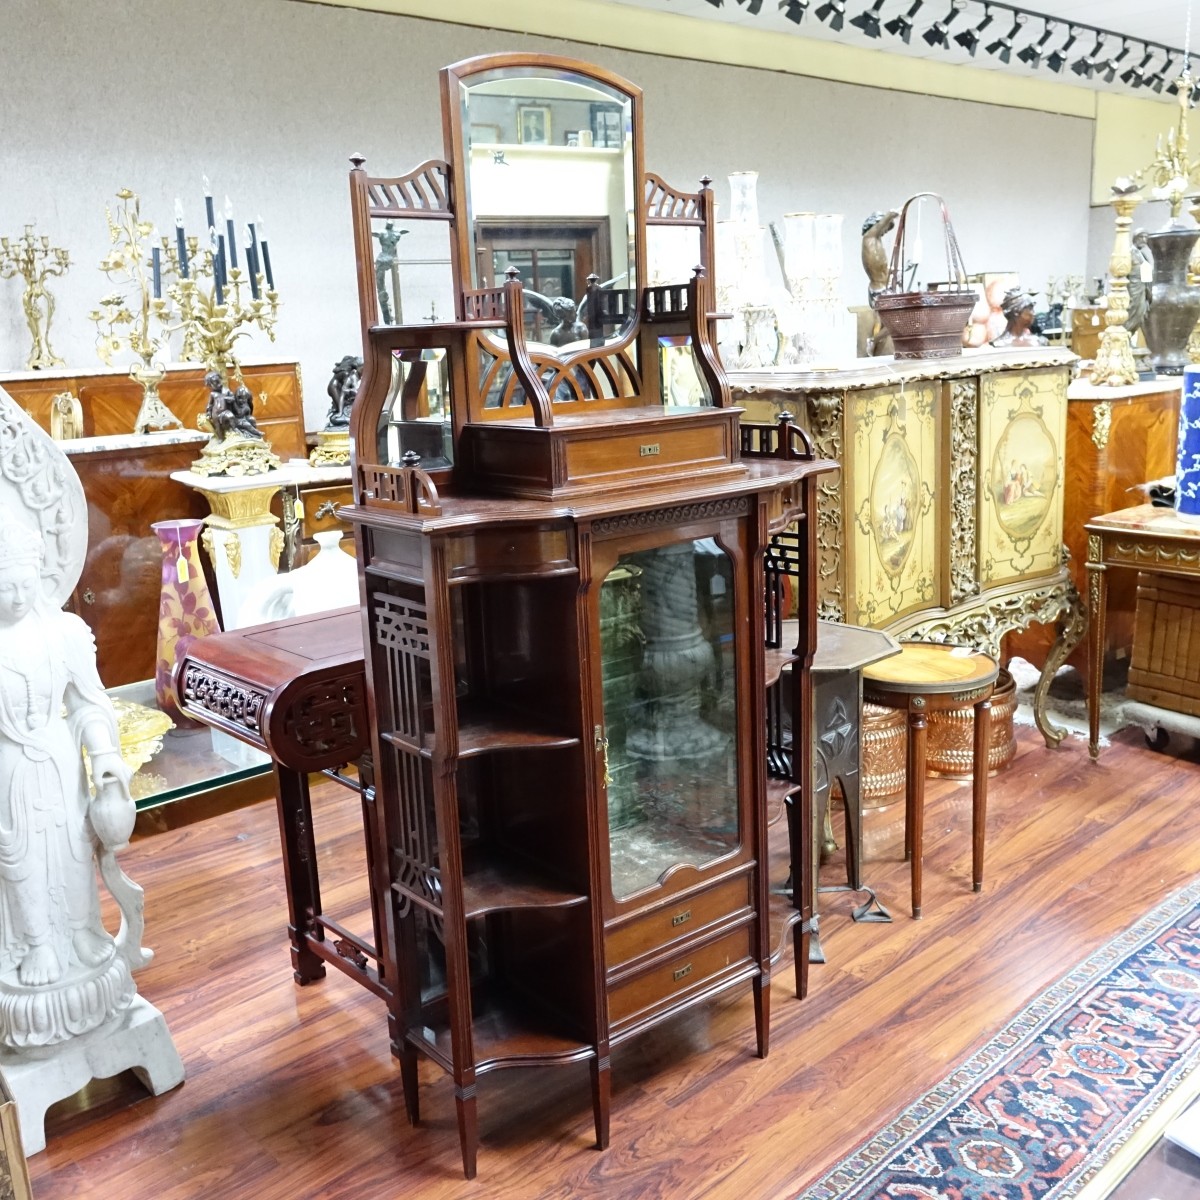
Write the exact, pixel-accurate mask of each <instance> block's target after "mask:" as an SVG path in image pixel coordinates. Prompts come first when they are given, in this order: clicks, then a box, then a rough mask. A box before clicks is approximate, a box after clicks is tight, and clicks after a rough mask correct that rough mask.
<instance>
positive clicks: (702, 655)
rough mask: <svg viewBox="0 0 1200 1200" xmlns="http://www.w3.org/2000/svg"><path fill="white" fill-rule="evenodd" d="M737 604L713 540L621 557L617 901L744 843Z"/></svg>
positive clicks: (616, 671) (614, 671)
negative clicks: (739, 797) (684, 866)
mask: <svg viewBox="0 0 1200 1200" xmlns="http://www.w3.org/2000/svg"><path fill="white" fill-rule="evenodd" d="M732 603H733V574H732V563H731V562H730V559H729V557H728V555H727V554H726V553H725V552H724V551H723V550H722V549H721V548H720V547H719V546H718V545H717V543H716V542H715V541H714V540H713V539H711V538H703V539H700V540H697V541H687V542H676V543H674V544H672V545H667V546H659V547H656V548H655V549H652V550H644V551H640V552H638V553H634V554H623V555H621V557H620V558H619V559H618V560H617V563H616V565H615V566H614V567H613V569H612V570H611V571H609V573H608V574H607V575H606V576H605V579H604V583H603V584H602V585H601V589H600V647H601V677H602V680H603V691H604V734H605V737H607V739H608V751H607V754H608V776H609V779H610V782H609V784H608V788H607V794H608V825H609V866H610V872H611V882H612V892H613V896H614V898H615V899H617V900H620V899H623V898H625V897H628V896H631V895H633V894H634V893H635V892H639V891H642V890H643V889H645V888H648V887H652V886H653V885H654V884H655V883H657V882H658V881H659V880H660V879H661V878H662V876H663V874H664V873H665V872H666V871H668V870H669V869H670V868H671V867H673V866H675V865H676V864H678V863H689V864H691V865H692V866H696V867H701V866H704V865H706V864H707V863H710V862H712V861H714V860H715V859H718V858H721V857H723V856H725V855H726V854H729V853H731V852H732V851H734V850H736V849H737V847H738V845H739V843H740V833H739V828H738V802H737V794H738V793H737V738H736V736H735V734H736V717H735V712H734V697H735V684H734V680H735V675H734V655H733V620H734V614H733V607H732Z"/></svg>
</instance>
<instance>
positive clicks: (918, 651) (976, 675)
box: [863, 642, 999, 693]
mask: <svg viewBox="0 0 1200 1200" xmlns="http://www.w3.org/2000/svg"><path fill="white" fill-rule="evenodd" d="M998 673H999V666H998V665H997V663H996V661H995V660H994V659H991V658H989V657H988V656H987V655H986V654H976V653H975V652H974V651H973V650H971V649H970V648H968V647H966V646H943V645H939V644H934V643H927V642H908V643H906V644H905V645H904V646H903V647H902V649H901V651H900V653H899V654H897V655H894V656H893V657H892V658H886V659H884V660H883V661H882V662H878V663H875V664H874V665H872V666H869V667H867V668H866V670H864V671H863V678H864V679H865V680H866V681H867V682H868V683H874V684H876V685H878V686H879V687H882V688H890V689H899V690H903V691H906V692H917V693H931V692H961V691H964V690H966V689H968V688H974V687H982V686H983V685H985V684H988V683H994V682H995V680H996V676H997V674H998Z"/></svg>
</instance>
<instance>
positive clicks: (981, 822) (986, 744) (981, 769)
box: [971, 696, 992, 892]
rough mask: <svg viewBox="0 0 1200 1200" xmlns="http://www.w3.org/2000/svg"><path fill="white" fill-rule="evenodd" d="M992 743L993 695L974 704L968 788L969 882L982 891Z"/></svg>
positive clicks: (978, 890) (976, 889)
mask: <svg viewBox="0 0 1200 1200" xmlns="http://www.w3.org/2000/svg"><path fill="white" fill-rule="evenodd" d="M991 743H992V698H991V697H990V696H988V697H987V698H986V699H984V700H980V701H979V703H978V704H976V705H975V778H974V784H973V787H972V789H971V884H972V886H973V887H974V889H975V891H977V892H982V891H983V846H984V838H985V836H986V833H987V789H988V755H989V752H990V750H991Z"/></svg>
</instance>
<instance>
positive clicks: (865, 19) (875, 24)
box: [850, 0, 886, 38]
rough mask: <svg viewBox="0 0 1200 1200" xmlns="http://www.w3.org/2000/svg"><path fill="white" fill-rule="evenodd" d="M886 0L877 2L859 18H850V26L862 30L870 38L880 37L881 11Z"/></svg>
mask: <svg viewBox="0 0 1200 1200" xmlns="http://www.w3.org/2000/svg"><path fill="white" fill-rule="evenodd" d="M885 2H886V0H875V3H874V4H872V5H871V7H870V8H867V9H864V10H863V11H862V12H860V13H859V14H858V16H857V17H851V18H850V24H851V25H854V26H856V27H857V28H859V29H861V30H862V31H863V33H865V34H866V35H867V37H869V38H877V37H878V36H879V10H880V9H881V8H882V7H883V6H884V3H885Z"/></svg>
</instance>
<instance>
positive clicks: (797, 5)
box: [779, 0, 808, 25]
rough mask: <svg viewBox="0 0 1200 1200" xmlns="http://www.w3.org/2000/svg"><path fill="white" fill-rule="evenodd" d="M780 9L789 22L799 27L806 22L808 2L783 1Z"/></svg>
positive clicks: (801, 0)
mask: <svg viewBox="0 0 1200 1200" xmlns="http://www.w3.org/2000/svg"><path fill="white" fill-rule="evenodd" d="M779 7H780V8H781V9H782V10H783V15H784V16H785V17H787V19H788V20H789V21H792V22H793V23H794V24H796V25H799V24H800V22H801V21H803V20H804V14H805V13H806V12H808V0H783V3H782V4H780V6H779Z"/></svg>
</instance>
